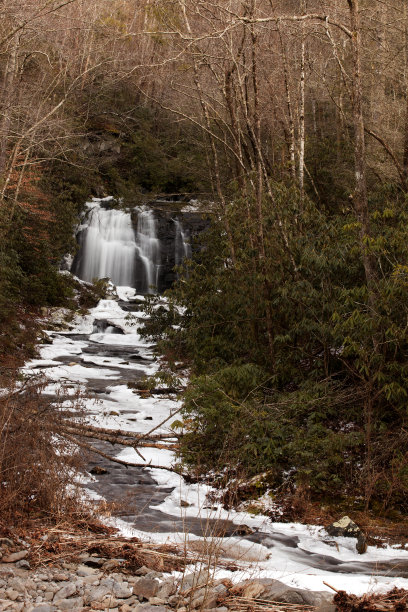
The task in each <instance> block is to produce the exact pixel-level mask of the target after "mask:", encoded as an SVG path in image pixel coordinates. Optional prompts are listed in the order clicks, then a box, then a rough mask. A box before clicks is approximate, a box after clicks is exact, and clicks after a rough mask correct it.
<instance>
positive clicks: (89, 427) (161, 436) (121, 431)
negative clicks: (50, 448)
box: [69, 421, 178, 440]
mask: <svg viewBox="0 0 408 612" xmlns="http://www.w3.org/2000/svg"><path fill="white" fill-rule="evenodd" d="M69 427H75V428H76V429H86V430H88V431H95V432H96V433H104V434H108V435H112V436H120V437H123V438H134V437H140V434H138V433H137V432H135V431H126V430H124V429H107V428H104V427H95V426H94V425H88V424H83V423H76V422H75V421H72V422H70V424H69ZM177 437H178V436H177V434H175V433H174V434H165V433H163V434H155V435H152V436H147V435H144V436H143V438H144V439H146V440H147V439H149V440H170V439H172V438H177Z"/></svg>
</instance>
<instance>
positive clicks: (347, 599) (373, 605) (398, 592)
mask: <svg viewBox="0 0 408 612" xmlns="http://www.w3.org/2000/svg"><path fill="white" fill-rule="evenodd" d="M334 603H335V604H336V606H337V610H338V611H339V612H366V611H367V612H402V611H403V610H407V609H408V606H407V604H408V591H406V590H405V589H397V588H394V589H392V591H389V592H388V593H382V594H372V595H363V596H362V597H357V595H349V594H348V593H346V591H338V592H337V593H336V595H335V596H334Z"/></svg>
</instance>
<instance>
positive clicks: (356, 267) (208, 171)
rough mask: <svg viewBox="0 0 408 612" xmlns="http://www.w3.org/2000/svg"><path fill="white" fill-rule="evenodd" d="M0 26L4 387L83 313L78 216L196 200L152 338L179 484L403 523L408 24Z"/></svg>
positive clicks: (264, 19)
mask: <svg viewBox="0 0 408 612" xmlns="http://www.w3.org/2000/svg"><path fill="white" fill-rule="evenodd" d="M0 13H1V24H0V47H1V55H0V73H1V98H0V197H1V207H0V232H1V234H0V350H1V352H2V354H3V357H2V364H3V367H4V368H6V367H9V366H8V365H7V364H8V361H9V360H10V355H12V354H15V353H16V352H18V350H20V348H21V346H22V345H24V347H25V350H26V351H27V347H28V348H29V345H30V339H29V338H28V339H27V337H26V334H24V330H26V329H27V325H28V323H27V318H29V317H30V313H31V314H32V313H35V312H37V310H36V309H38V308H39V307H41V306H53V305H58V304H64V303H66V300H69V298H70V296H71V295H72V285H71V281H70V280H69V278H68V277H67V276H64V275H61V274H59V273H58V269H59V266H60V263H61V260H62V257H63V256H64V254H65V253H67V252H73V250H74V249H75V242H74V238H73V228H74V226H75V223H76V222H77V220H78V215H79V213H80V212H81V210H82V207H83V204H84V202H85V201H86V198H88V197H89V196H90V195H96V196H103V195H108V194H109V195H114V196H117V197H120V198H122V199H123V202H124V205H127V206H130V205H135V204H138V203H143V202H145V201H148V200H149V199H151V198H152V197H154V196H155V195H157V194H183V196H185V194H190V195H191V197H194V198H195V199H197V200H198V201H199V202H201V203H202V212H203V214H204V215H208V216H209V217H210V227H209V229H208V231H206V232H205V233H204V234H202V235H201V237H200V240H199V241H200V244H199V245H196V248H195V252H196V256H195V258H194V259H193V261H191V262H190V263H189V264H188V265H187V266H184V267H183V269H182V270H180V272H179V281H178V282H177V283H176V285H175V286H174V287H173V289H172V290H170V291H169V293H168V300H169V302H168V304H169V307H168V309H167V310H166V309H163V308H162V309H157V308H155V298H152V299H151V300H150V302H149V305H148V310H149V311H150V313H151V320H150V323H149V324H148V325H146V328H145V333H146V334H149V335H151V336H152V337H153V338H155V340H157V341H158V346H159V349H160V350H161V351H162V352H163V353H164V354H165V355H166V358H167V360H168V363H169V367H170V368H171V367H172V366H174V368H175V369H177V367H180V366H179V364H180V362H182V363H184V364H187V365H188V367H189V368H190V371H191V381H190V385H189V387H188V390H187V392H186V394H185V404H184V413H183V423H180V425H181V424H182V425H183V426H184V429H185V432H186V433H185V435H184V437H183V439H182V448H181V456H182V458H183V460H184V461H185V462H186V464H188V465H190V466H193V467H194V469H196V470H197V471H198V472H199V473H201V474H203V473H208V471H210V470H214V471H215V472H217V473H224V474H227V477H228V478H237V477H239V478H241V477H253V476H257V475H259V474H261V473H262V474H263V476H262V479H263V480H266V481H267V482H268V486H273V487H275V488H277V489H278V490H281V491H292V492H293V491H294V490H296V491H298V492H299V491H303V492H304V494H305V495H309V496H312V498H313V499H315V498H318V499H320V500H323V501H330V500H331V501H333V499H335V500H337V501H341V502H342V503H344V504H345V506H347V507H354V508H365V509H369V508H370V509H373V510H375V511H376V512H384V511H386V512H388V513H394V515H396V516H398V513H401V512H402V513H404V512H406V511H407V509H408V508H407V492H408V434H407V430H406V428H407V424H408V414H407V400H408V241H407V221H408V214H407V190H408V2H407V1H406V0H386V1H383V0H330V1H329V0H248V1H246V0H227V1H217V0H216V1H215V2H214V1H212V0H211V1H210V0H208V1H207V0H168V1H166V0H108V1H107V0H41V1H38V2H37V1H36V2H33V1H32V0H21V1H20V2H18V3H16V2H15V1H14V0H13V1H12V0H5V1H4V2H3V3H2V5H1V8H0ZM23 336H24V338H23ZM32 343H33V340H31V344H32ZM177 364H178V365H177ZM176 373H177V371H176ZM260 488H261V485H260ZM390 515H391V514H390Z"/></svg>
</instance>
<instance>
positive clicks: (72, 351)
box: [23, 287, 408, 594]
mask: <svg viewBox="0 0 408 612" xmlns="http://www.w3.org/2000/svg"><path fill="white" fill-rule="evenodd" d="M134 292H135V290H134V289H132V288H129V287H118V288H117V294H118V296H119V298H120V300H122V301H126V300H132V299H134V298H135V295H134ZM138 298H139V296H138ZM140 299H143V297H140ZM141 318H142V316H141V315H140V316H139V313H137V312H135V313H132V317H129V313H127V312H125V311H124V310H122V309H121V307H120V305H119V304H118V302H117V301H116V300H114V299H107V300H101V302H100V303H99V304H98V306H96V308H93V309H92V310H91V311H90V312H89V314H87V315H85V316H81V317H79V316H77V317H76V318H75V319H74V321H73V322H72V324H71V325H70V333H69V334H67V333H61V334H59V333H58V332H54V331H53V332H47V333H48V334H49V337H50V338H51V339H52V344H45V345H41V346H40V347H39V354H40V358H39V359H34V360H32V361H30V362H28V363H27V364H26V365H25V367H24V369H23V371H24V372H25V373H27V374H32V373H38V371H42V372H43V373H44V376H45V377H46V379H47V380H48V381H49V382H48V385H47V387H46V392H47V393H50V394H52V393H56V392H57V390H58V387H59V385H60V384H61V382H63V383H65V384H68V385H69V387H68V388H67V389H64V393H68V394H74V393H75V391H76V388H77V387H78V386H79V387H80V388H85V385H86V384H92V381H94V380H102V381H107V387H106V393H107V394H105V393H104V394H102V395H101V397H100V398H98V400H97V401H95V400H94V399H87V400H86V402H85V408H86V411H87V412H88V420H89V422H90V423H91V424H92V425H96V426H98V427H103V428H120V429H126V430H129V431H135V432H140V433H146V432H148V431H150V430H151V429H153V427H155V426H156V425H158V424H160V423H161V422H162V421H163V420H164V419H165V418H166V417H167V416H168V415H169V414H170V413H173V412H175V411H176V410H177V409H178V408H179V407H180V402H178V401H176V400H170V399H168V398H165V397H163V396H155V397H153V396H152V397H147V398H142V397H139V396H138V395H137V394H135V393H133V392H132V389H130V388H128V386H127V384H125V383H123V382H122V381H121V380H120V379H119V378H118V377H119V374H120V372H123V371H128V370H131V369H132V368H135V369H137V370H138V371H141V373H142V374H143V375H147V376H150V375H152V374H154V373H155V372H157V370H158V369H159V367H160V365H159V362H158V361H156V360H155V357H154V354H153V346H152V345H151V344H150V343H148V342H146V341H145V340H144V339H143V338H142V337H141V336H140V334H139V333H138V324H137V321H138V320H140V319H141ZM95 319H97V320H99V321H100V320H106V321H107V320H109V321H110V322H112V323H114V324H115V325H117V326H119V327H120V328H121V329H122V330H123V332H124V333H123V334H112V333H93V330H94V325H93V323H94V321H95ZM135 323H136V324H135ZM81 334H87V335H89V339H88V340H84V339H79V340H77V339H75V338H76V336H77V335H81ZM70 335H71V336H72V337H70ZM89 345H91V346H92V345H93V346H94V345H106V346H107V347H111V346H118V347H120V346H123V347H124V349H129V347H133V348H134V349H135V353H137V354H138V355H139V356H140V357H142V358H143V360H142V361H138V362H137V363H131V362H130V361H129V362H128V360H127V354H124V355H123V357H121V356H114V357H103V356H100V355H93V354H87V353H85V352H83V351H84V349H85V348H86V347H88V346H89ZM62 360H63V361H62ZM146 417H148V419H149V420H146ZM175 418H177V417H175ZM171 422H172V420H170V421H169V422H167V423H166V424H165V425H163V426H162V427H161V428H160V429H159V431H163V432H166V433H168V432H169V431H171V429H170V424H171ZM141 451H142V454H143V456H144V458H145V462H146V466H147V469H149V471H150V473H151V475H152V477H153V478H154V479H155V481H156V482H157V483H158V485H161V486H164V487H172V491H171V492H170V493H169V494H168V495H167V496H166V498H165V499H164V501H163V502H162V503H161V504H160V505H159V506H157V505H156V506H155V510H156V511H157V510H159V511H162V512H164V513H165V514H168V515H171V516H174V517H178V518H180V517H185V518H188V517H194V518H196V517H199V518H200V519H202V521H203V523H205V522H206V520H207V519H208V518H209V519H215V520H219V521H224V520H225V521H230V522H232V523H234V524H237V525H242V524H245V525H247V526H249V527H251V528H252V529H254V530H255V531H260V532H262V534H263V541H262V542H261V543H257V542H254V541H250V540H248V539H243V538H241V537H229V538H226V537H224V538H218V537H217V536H215V537H214V541H215V542H216V546H219V548H220V551H222V554H224V555H226V556H227V557H228V556H230V557H232V558H234V557H235V558H236V559H237V563H238V566H239V568H240V569H239V570H238V571H235V572H229V571H227V570H225V569H218V570H217V571H216V573H217V576H219V577H228V578H230V579H231V580H233V581H234V582H237V581H238V580H241V579H243V578H274V579H278V580H281V581H282V582H285V583H286V584H288V585H290V586H296V587H301V588H306V589H311V590H328V587H326V586H325V585H324V584H323V582H324V581H325V582H328V583H329V584H331V585H332V586H333V587H335V588H337V589H345V590H347V591H349V592H353V593H356V594H362V593H364V592H366V591H370V590H375V591H378V590H388V589H389V588H391V587H392V586H396V587H400V588H405V589H408V579H404V578H398V577H397V578H395V577H388V576H377V575H376V572H375V565H374V566H373V569H372V571H370V572H368V573H367V571H361V570H360V571H359V566H360V564H361V563H364V564H367V563H373V564H376V563H380V564H381V563H384V562H387V561H393V562H395V563H401V562H406V564H407V567H408V550H404V549H402V550H401V549H394V548H391V547H387V548H384V549H380V548H375V547H373V546H369V547H368V551H367V553H366V554H364V555H363V556H361V555H359V554H358V553H357V552H356V550H355V540H354V539H351V538H333V537H330V538H329V537H328V535H327V533H326V532H325V530H324V529H323V528H321V527H317V526H313V525H301V524H298V523H272V522H270V520H269V519H268V518H267V517H266V516H263V515H257V516H253V515H251V514H249V513H246V512H235V511H226V510H224V509H223V508H222V507H221V506H220V505H217V504H214V503H211V504H210V503H209V502H208V500H207V495H208V493H210V492H211V489H210V487H209V486H207V485H204V484H187V483H186V482H185V481H184V480H183V479H182V478H180V477H179V476H178V475H177V474H175V473H172V472H170V471H167V470H160V469H152V468H148V465H149V464H152V465H162V466H171V465H172V464H173V463H174V461H175V457H174V453H173V452H172V451H171V450H168V449H162V450H159V449H155V448H143V449H141ZM117 456H118V457H119V458H121V459H125V460H126V461H128V462H130V463H132V462H134V463H137V464H140V463H142V459H141V458H140V456H138V455H137V454H136V452H135V451H134V450H133V449H131V448H125V449H124V450H122V451H120V452H119V454H118V455H117ZM92 497H93V498H95V497H97V495H96V496H95V493H92ZM115 524H116V525H117V526H118V527H119V528H120V529H121V531H122V532H123V534H124V535H129V536H130V535H132V536H134V535H136V536H138V537H142V538H144V539H145V538H149V537H150V538H153V539H154V540H155V541H161V542H178V543H184V542H185V541H186V540H189V541H190V542H193V543H194V542H195V541H200V540H201V539H203V538H200V537H199V536H196V535H193V534H186V533H185V532H178V533H176V532H172V533H155V534H149V533H146V532H142V531H140V530H137V529H134V528H133V527H132V526H131V525H130V524H129V523H125V522H124V521H122V520H119V519H115ZM208 537H212V536H211V534H209V535H208ZM268 538H269V539H268ZM204 539H205V538H204ZM306 553H307V554H306ZM319 556H323V557H324V558H326V559H329V560H330V559H331V560H333V563H334V564H335V563H337V562H341V563H347V564H352V569H351V570H350V571H348V572H345V573H343V572H342V573H339V572H336V571H331V570H330V568H329V569H327V564H326V567H325V569H319V568H315V567H311V563H310V560H311V559H312V560H314V559H319V558H320V557H319ZM308 561H309V562H308ZM353 564H354V565H353ZM329 565H330V562H329ZM360 567H361V566H360Z"/></svg>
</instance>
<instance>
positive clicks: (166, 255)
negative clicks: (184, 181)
mask: <svg viewBox="0 0 408 612" xmlns="http://www.w3.org/2000/svg"><path fill="white" fill-rule="evenodd" d="M155 216H156V219H157V237H158V239H159V241H160V253H161V264H160V270H159V277H158V287H157V290H158V292H159V293H163V291H165V290H166V289H169V288H170V287H171V286H172V284H173V283H174V281H175V280H176V278H177V273H176V272H175V270H174V267H175V266H176V265H179V264H180V260H181V259H182V255H183V253H182V252H180V244H177V223H176V222H178V223H179V224H180V225H181V227H182V229H183V232H184V234H185V236H186V238H187V240H188V241H189V242H190V244H191V245H192V248H193V249H194V238H195V237H197V236H198V235H199V234H200V232H202V231H203V230H205V229H206V228H207V227H208V225H209V221H208V219H204V218H203V217H202V216H201V215H200V214H199V213H195V212H186V213H183V212H174V211H171V210H166V211H164V210H156V211H155ZM177 249H178V250H179V252H178V257H177V256H176V252H177ZM176 259H178V260H179V261H176Z"/></svg>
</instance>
